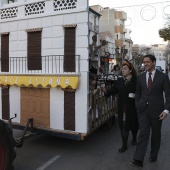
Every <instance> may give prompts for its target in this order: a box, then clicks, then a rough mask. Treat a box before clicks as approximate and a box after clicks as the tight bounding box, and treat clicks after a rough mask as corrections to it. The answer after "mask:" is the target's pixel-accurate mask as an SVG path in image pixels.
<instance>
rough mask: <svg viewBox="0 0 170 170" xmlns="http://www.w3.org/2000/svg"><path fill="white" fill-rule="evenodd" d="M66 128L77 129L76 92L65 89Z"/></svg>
mask: <svg viewBox="0 0 170 170" xmlns="http://www.w3.org/2000/svg"><path fill="white" fill-rule="evenodd" d="M64 129H65V130H73V131H75V92H67V91H64Z"/></svg>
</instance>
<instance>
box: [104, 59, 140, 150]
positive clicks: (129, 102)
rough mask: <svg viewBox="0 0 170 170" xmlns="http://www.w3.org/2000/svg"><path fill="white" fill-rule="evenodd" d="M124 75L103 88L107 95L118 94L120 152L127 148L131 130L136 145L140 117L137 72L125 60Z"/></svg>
mask: <svg viewBox="0 0 170 170" xmlns="http://www.w3.org/2000/svg"><path fill="white" fill-rule="evenodd" d="M122 75H123V77H121V78H118V80H117V81H116V82H115V84H114V85H113V87H112V88H111V89H109V90H106V89H103V91H104V92H105V96H106V97H108V96H110V95H115V94H118V120H119V127H120V130H121V137H122V143H123V145H122V147H121V148H120V149H119V152H125V151H126V150H127V141H128V136H129V131H132V136H133V139H132V142H131V144H132V145H136V143H137V141H136V135H137V132H138V118H137V111H136V108H135V99H134V98H135V90H136V81H137V77H136V72H135V70H134V67H133V65H132V64H131V63H130V62H128V61H124V63H123V66H122Z"/></svg>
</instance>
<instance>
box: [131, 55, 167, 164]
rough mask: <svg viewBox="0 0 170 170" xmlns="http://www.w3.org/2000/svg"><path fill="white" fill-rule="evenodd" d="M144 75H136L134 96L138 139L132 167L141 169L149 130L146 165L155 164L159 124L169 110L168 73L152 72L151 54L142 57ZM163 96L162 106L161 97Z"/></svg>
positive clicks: (158, 142)
mask: <svg viewBox="0 0 170 170" xmlns="http://www.w3.org/2000/svg"><path fill="white" fill-rule="evenodd" d="M143 62H144V66H145V70H146V71H145V72H143V73H141V74H139V75H138V78H137V87H136V94H135V101H136V108H137V112H138V120H139V132H140V133H139V137H138V143H137V147H136V151H135V153H134V156H133V161H132V162H131V164H132V165H134V166H137V167H143V161H144V156H145V153H146V150H147V146H148V142H149V137H150V130H151V151H150V158H149V162H156V161H157V157H158V152H159V149H160V143H161V126H162V121H163V120H164V119H165V118H166V117H167V114H168V113H169V111H170V82H169V79H168V76H167V74H165V73H162V72H160V71H158V70H156V69H155V65H156V58H155V56H154V55H145V56H144V59H143ZM163 92H164V93H165V99H166V101H165V103H164V95H163Z"/></svg>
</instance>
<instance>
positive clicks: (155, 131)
mask: <svg viewBox="0 0 170 170" xmlns="http://www.w3.org/2000/svg"><path fill="white" fill-rule="evenodd" d="M152 114H154V113H151V112H150V111H149V109H148V108H146V109H145V111H144V112H142V113H139V114H138V119H139V137H138V143H137V147H136V151H135V154H134V157H133V159H134V160H139V161H142V162H143V160H144V156H145V153H146V150H147V147H148V142H149V137H150V130H151V152H150V157H151V158H157V155H158V152H159V149H160V143H161V126H162V121H161V120H159V117H158V118H157V117H153V116H152Z"/></svg>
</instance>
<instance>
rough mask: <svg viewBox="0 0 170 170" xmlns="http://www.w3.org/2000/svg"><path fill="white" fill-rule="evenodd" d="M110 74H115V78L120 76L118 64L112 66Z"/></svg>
mask: <svg viewBox="0 0 170 170" xmlns="http://www.w3.org/2000/svg"><path fill="white" fill-rule="evenodd" d="M111 74H115V75H117V76H119V75H120V74H121V69H120V66H119V65H118V64H116V65H114V67H113V69H112V70H111Z"/></svg>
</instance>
